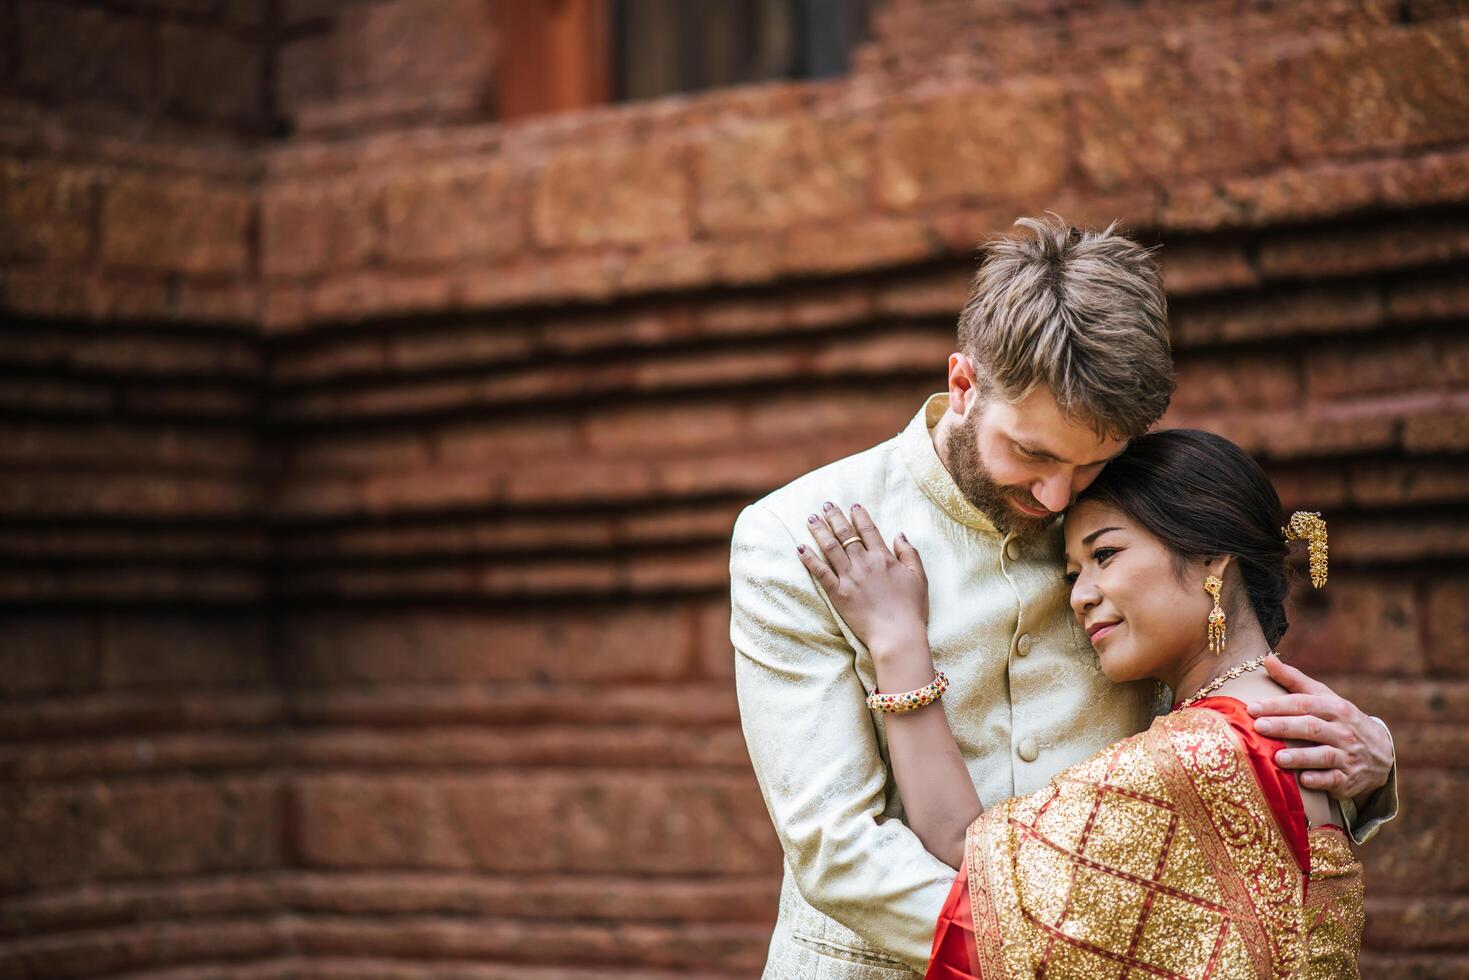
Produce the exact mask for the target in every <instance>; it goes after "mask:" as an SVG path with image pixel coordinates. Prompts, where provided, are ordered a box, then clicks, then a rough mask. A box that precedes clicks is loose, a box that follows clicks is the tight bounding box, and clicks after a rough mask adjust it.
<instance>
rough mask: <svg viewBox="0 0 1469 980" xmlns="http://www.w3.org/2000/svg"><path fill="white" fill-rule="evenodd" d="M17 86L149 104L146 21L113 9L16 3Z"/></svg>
mask: <svg viewBox="0 0 1469 980" xmlns="http://www.w3.org/2000/svg"><path fill="white" fill-rule="evenodd" d="M15 9H16V25H17V28H18V34H19V52H20V56H19V65H18V67H17V69H16V76H15V84H17V85H18V86H19V87H20V88H21V89H22V90H23V91H25V90H29V91H31V92H34V93H37V94H43V95H45V96H47V97H50V98H52V99H61V100H66V99H78V100H81V99H103V100H107V101H110V102H114V103H121V104H122V105H124V106H127V107H129V108H133V109H137V110H144V111H146V110H147V109H149V108H152V105H153V99H154V95H153V89H152V80H151V77H150V75H151V65H152V64H153V58H152V53H153V46H152V44H151V42H150V40H149V36H148V35H149V24H148V22H147V21H145V20H143V19H142V18H139V17H130V16H127V15H126V14H123V13H121V12H118V11H115V10H111V9H99V8H96V7H84V6H74V5H71V4H56V3H41V2H29V0H23V2H20V3H18V4H16V5H15Z"/></svg>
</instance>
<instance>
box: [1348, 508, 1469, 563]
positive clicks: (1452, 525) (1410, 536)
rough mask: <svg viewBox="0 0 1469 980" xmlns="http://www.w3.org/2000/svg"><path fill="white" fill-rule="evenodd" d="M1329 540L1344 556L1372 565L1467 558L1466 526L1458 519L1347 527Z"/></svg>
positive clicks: (1365, 523)
mask: <svg viewBox="0 0 1469 980" xmlns="http://www.w3.org/2000/svg"><path fill="white" fill-rule="evenodd" d="M1333 534H1334V535H1335V536H1334V537H1333V538H1332V542H1333V545H1340V546H1341V548H1340V549H1339V550H1340V551H1341V552H1342V553H1344V554H1349V555H1352V556H1353V558H1354V560H1356V561H1359V562H1362V563H1364V564H1365V563H1373V564H1399V565H1406V564H1408V563H1410V562H1432V561H1444V562H1461V561H1463V560H1464V558H1465V557H1466V556H1469V524H1466V523H1465V521H1464V520H1463V519H1462V518H1461V517H1459V516H1458V515H1454V516H1448V517H1441V516H1438V515H1427V516H1423V517H1419V518H1418V519H1417V520H1415V521H1414V522H1413V523H1411V524H1406V523H1404V522H1402V521H1396V520H1381V519H1380V520H1376V521H1363V522H1362V523H1360V524H1355V523H1354V524H1348V525H1347V526H1346V527H1344V528H1343V529H1342V531H1341V533H1340V534H1336V532H1333Z"/></svg>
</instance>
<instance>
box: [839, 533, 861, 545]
mask: <svg viewBox="0 0 1469 980" xmlns="http://www.w3.org/2000/svg"><path fill="white" fill-rule="evenodd" d="M861 540H862V535H860V534H854V535H852V536H851V537H850V538H846V539H845V540H843V541H842V547H843V548H845V547H846V546H847V545H849V544H851V543H852V542H853V541H859V542H860V541H861ZM863 547H864V548H865V547H867V546H866V545H863Z"/></svg>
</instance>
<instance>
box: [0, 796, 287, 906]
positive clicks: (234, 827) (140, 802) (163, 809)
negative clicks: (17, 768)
mask: <svg viewBox="0 0 1469 980" xmlns="http://www.w3.org/2000/svg"><path fill="white" fill-rule="evenodd" d="M0 828H4V831H3V832H4V833H5V836H6V838H7V839H6V846H5V847H4V848H0V881H3V882H4V884H5V887H6V888H8V889H30V888H38V887H50V886H56V885H65V884H80V883H82V882H95V881H106V880H108V879H115V878H135V877H143V876H160V875H191V874H209V873H217V872H224V871H247V870H261V869H266V868H271V867H274V866H276V864H277V863H278V861H279V858H280V854H279V852H278V849H277V843H278V841H279V840H280V831H279V807H278V805H277V789H276V787H275V786H274V785H273V781H272V780H269V779H259V778H256V779H252V778H228V779H220V780H213V781H210V782H207V783H204V782H200V781H198V780H195V779H192V778H188V777H172V778H154V779H147V780H142V781H128V782H116V783H107V782H99V781H87V782H84V783H80V784H76V785H60V786H47V785H31V786H12V787H9V788H7V789H5V790H4V791H3V792H0Z"/></svg>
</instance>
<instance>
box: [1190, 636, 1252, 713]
mask: <svg viewBox="0 0 1469 980" xmlns="http://www.w3.org/2000/svg"><path fill="white" fill-rule="evenodd" d="M1273 656H1275V651H1274V650H1271V651H1270V652H1269V653H1267V654H1265V655H1264V656H1260V657H1256V658H1255V659H1254V660H1247V661H1245V662H1244V663H1242V664H1240V665H1239V666H1238V667H1231V668H1230V669H1229V670H1226V671H1225V672H1224V673H1222V674H1220V675H1219V676H1218V677H1216V678H1214V679H1213V680H1212V681H1210V682H1209V683H1207V684H1205V685H1204V686H1203V687H1201V688H1199V689H1198V690H1197V691H1195V692H1194V693H1193V695H1192V696H1191V697H1188V698H1186V699H1184V700H1183V701H1180V702H1178V709H1175V710H1179V709H1182V708H1187V707H1188V706H1189V705H1191V704H1193V703H1194V702H1195V701H1198V700H1199V699H1201V698H1203V697H1204V695H1206V694H1209V693H1211V692H1213V691H1217V690H1219V688H1221V687H1223V686H1224V685H1225V684H1228V683H1229V682H1230V681H1232V680H1234V679H1235V678H1236V677H1241V676H1243V675H1245V674H1248V673H1249V672H1250V671H1252V670H1254V669H1255V668H1256V667H1259V666H1260V665H1261V664H1263V663H1264V662H1265V661H1266V660H1267V659H1269V658H1270V657H1273Z"/></svg>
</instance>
